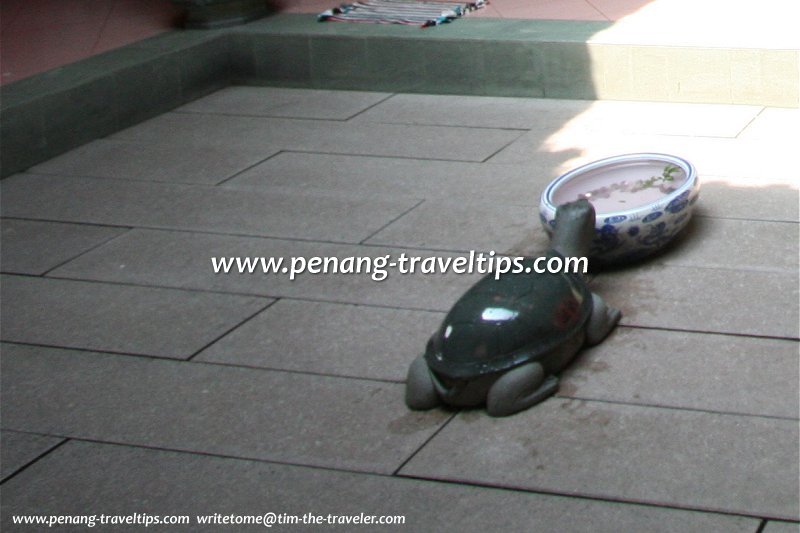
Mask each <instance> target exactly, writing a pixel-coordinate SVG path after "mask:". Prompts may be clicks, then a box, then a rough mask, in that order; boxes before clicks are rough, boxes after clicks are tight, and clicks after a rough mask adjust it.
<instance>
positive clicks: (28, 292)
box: [0, 275, 270, 358]
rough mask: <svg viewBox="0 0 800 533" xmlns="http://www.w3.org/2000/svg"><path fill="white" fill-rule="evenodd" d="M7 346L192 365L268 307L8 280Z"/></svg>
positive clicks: (203, 296) (144, 290)
mask: <svg viewBox="0 0 800 533" xmlns="http://www.w3.org/2000/svg"><path fill="white" fill-rule="evenodd" d="M0 281H2V292H3V306H2V332H0V334H1V335H2V339H3V340H6V341H14V342H23V343H32V344H43V345H49V346H64V347H70V348H86V349H90V350H103V351H110V352H123V353H136V354H145V355H154V356H160V357H170V358H187V357H190V356H192V355H193V354H194V353H195V352H197V351H198V350H200V349H202V348H204V347H205V346H206V345H208V344H209V343H211V342H212V341H214V340H216V339H217V338H218V337H220V336H221V335H223V334H224V333H226V332H227V331H229V330H230V329H231V328H233V327H234V326H236V325H237V324H239V323H240V322H242V321H244V320H246V319H247V318H249V317H250V316H252V315H254V314H255V313H257V312H258V311H259V310H261V309H263V308H264V307H265V306H266V305H267V304H268V303H269V302H270V300H268V299H265V298H254V297H245V296H234V295H226V294H207V293H199V292H187V291H178V290H173V289H158V288H152V287H130V286H122V285H108V284H104V283H90V282H84V281H67V280H55V279H43V278H31V277H23V276H11V275H3V276H2V278H0Z"/></svg>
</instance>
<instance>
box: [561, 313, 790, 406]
mask: <svg viewBox="0 0 800 533" xmlns="http://www.w3.org/2000/svg"><path fill="white" fill-rule="evenodd" d="M799 372H800V356H799V355H798V344H797V342H794V341H785V340H774V339H760V338H753V337H743V336H732V335H708V334H697V333H685V332H678V331H659V330H649V329H634V328H625V327H622V328H618V329H617V330H616V331H615V332H614V333H613V334H612V335H611V336H610V337H609V338H607V339H606V340H605V341H603V343H601V344H599V345H598V346H596V347H593V348H589V349H587V350H585V351H584V352H583V353H582V354H581V355H580V356H579V358H578V359H577V360H576V361H574V362H573V363H572V364H571V365H570V367H569V369H568V370H567V371H566V372H565V374H564V376H563V377H562V380H561V388H560V389H559V395H561V396H569V397H573V398H581V399H585V400H604V401H611V402H623V403H635V404H642V405H658V406H667V407H676V408H686V409H696V410H702V411H718V412H726V413H739V414H750V415H759V416H774V417H785V418H793V419H796V418H798V402H797V398H798V397H799V396H800V392H798V383H800V375H798V373H799Z"/></svg>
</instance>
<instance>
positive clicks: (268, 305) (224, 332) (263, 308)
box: [183, 298, 280, 363]
mask: <svg viewBox="0 0 800 533" xmlns="http://www.w3.org/2000/svg"><path fill="white" fill-rule="evenodd" d="M279 300H280V298H276V299H274V300H272V301H271V302H267V305H265V306H264V307H262V308H260V309H258V310H257V311H256V312H255V313H253V314H252V315H250V316H248V317H246V318H245V319H244V320H241V321H240V322H238V323H236V324H234V325H233V326H231V327H230V328H228V329H227V330H225V331H223V332H222V333H220V334H219V335H218V336H217V337H216V338H214V339H212V340H210V341H209V342H208V343H206V344H205V345H204V346H201V347H200V348H199V349H198V350H196V351H195V352H194V353H193V354H192V355H190V356H189V357H187V358H186V359H183V361H185V362H187V363H188V362H191V361H192V359H194V358H195V357H197V356H198V355H199V354H200V353H201V352H203V350H205V349H207V348H208V347H210V346H211V345H212V344H214V343H216V342H218V341H220V340H222V338H223V337H226V336H227V335H228V334H230V333H232V332H233V331H234V330H235V329H237V328H239V327H240V326H243V325H244V324H247V323H248V322H250V321H251V320H253V319H254V318H255V317H257V316H258V315H260V314H261V313H263V312H264V311H266V310H267V309H269V308H270V307H272V306H273V305H275V303H277V302H278V301H279Z"/></svg>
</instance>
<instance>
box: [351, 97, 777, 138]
mask: <svg viewBox="0 0 800 533" xmlns="http://www.w3.org/2000/svg"><path fill="white" fill-rule="evenodd" d="M761 109H762V108H760V107H758V106H729V105H714V104H675V103H653V102H623V101H589V100H556V101H552V100H547V99H536V98H498V97H476V96H461V97H458V98H454V97H452V96H437V95H426V94H398V95H395V96H392V97H391V98H389V99H388V100H385V101H383V102H381V103H380V104H378V105H376V106H374V107H372V108H371V109H369V110H368V111H366V112H364V113H362V114H361V115H359V116H358V117H357V118H356V119H355V120H356V121H359V122H362V121H363V122H390V123H395V124H429V125H451V126H470V127H480V128H517V129H528V130H530V129H533V130H550V131H556V130H562V131H563V130H575V131H579V130H600V131H604V132H607V131H612V132H635V133H637V134H642V133H651V134H664V135H696V136H707V137H736V136H737V135H738V134H739V132H741V131H742V130H743V129H744V128H745V127H746V126H747V125H748V123H749V122H750V121H751V120H753V118H755V117H756V115H758V113H759V112H760V111H761ZM759 119H760V117H759Z"/></svg>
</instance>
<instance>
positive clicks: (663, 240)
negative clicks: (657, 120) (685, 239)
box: [539, 154, 700, 264]
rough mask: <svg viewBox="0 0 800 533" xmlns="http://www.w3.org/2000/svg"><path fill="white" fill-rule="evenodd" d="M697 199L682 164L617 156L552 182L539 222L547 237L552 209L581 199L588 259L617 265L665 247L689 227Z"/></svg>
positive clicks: (661, 157) (694, 180) (693, 175)
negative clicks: (588, 233) (586, 213)
mask: <svg viewBox="0 0 800 533" xmlns="http://www.w3.org/2000/svg"><path fill="white" fill-rule="evenodd" d="M699 194H700V180H699V179H698V177H697V171H696V170H695V168H694V166H693V165H692V164H691V163H689V162H688V161H686V160H685V159H682V158H680V157H676V156H673V155H666V154H628V155H620V156H615V157H609V158H607V159H601V160H600V161H595V162H593V163H589V164H588V165H584V166H582V167H578V168H576V169H573V170H570V171H569V172H567V173H566V174H563V175H561V176H559V177H558V178H556V179H555V180H554V181H553V182H551V183H550V185H548V186H547V188H546V189H545V190H544V192H543V193H542V198H541V202H540V204H539V216H540V218H541V221H542V224H543V225H544V228H545V230H547V232H548V233H549V234H551V235H552V231H553V226H554V224H555V216H556V206H558V205H560V204H563V203H566V202H571V201H573V200H578V199H579V198H586V199H587V200H589V201H590V202H591V203H592V205H594V208H595V212H596V215H597V218H596V220H595V239H594V241H593V243H592V248H591V251H590V257H591V258H592V259H595V260H598V262H600V263H604V264H611V263H616V264H620V263H625V262H629V261H636V260H639V259H642V258H644V257H646V256H648V255H650V254H652V253H654V252H656V251H658V250H660V249H661V248H663V247H664V246H665V245H666V244H667V243H668V242H670V241H671V240H672V239H673V238H674V237H675V236H676V235H677V234H678V233H679V232H680V231H681V230H682V229H683V228H684V227H685V226H686V224H687V223H688V222H689V219H690V218H691V216H692V208H693V207H694V204H695V202H696V201H697V199H698V197H699Z"/></svg>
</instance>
